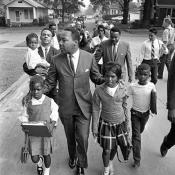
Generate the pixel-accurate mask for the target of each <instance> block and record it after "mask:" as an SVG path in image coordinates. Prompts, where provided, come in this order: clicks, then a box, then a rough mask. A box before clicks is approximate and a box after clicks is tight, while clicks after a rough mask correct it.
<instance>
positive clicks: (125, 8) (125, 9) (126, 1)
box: [122, 0, 130, 24]
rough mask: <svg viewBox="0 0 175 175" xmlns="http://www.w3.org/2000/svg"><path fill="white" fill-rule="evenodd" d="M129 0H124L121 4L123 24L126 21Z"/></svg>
mask: <svg viewBox="0 0 175 175" xmlns="http://www.w3.org/2000/svg"><path fill="white" fill-rule="evenodd" d="M129 2H130V0H124V4H123V20H122V23H123V24H127V23H128V15H129Z"/></svg>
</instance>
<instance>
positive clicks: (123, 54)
mask: <svg viewBox="0 0 175 175" xmlns="http://www.w3.org/2000/svg"><path fill="white" fill-rule="evenodd" d="M101 57H102V59H103V65H105V64H106V63H107V62H109V61H114V62H116V63H118V64H120V65H121V67H122V78H123V79H125V76H126V67H125V62H126V65H127V71H128V77H129V79H130V80H132V76H133V71H132V60H131V52H130V47H129V44H128V43H126V42H123V41H119V45H118V49H117V53H116V55H115V56H114V55H113V54H112V42H111V40H110V39H109V40H106V41H103V42H102V43H101V45H100V47H99V48H98V49H97V51H96V53H95V58H96V61H97V62H98V61H99V60H100V59H101Z"/></svg>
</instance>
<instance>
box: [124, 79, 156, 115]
mask: <svg viewBox="0 0 175 175" xmlns="http://www.w3.org/2000/svg"><path fill="white" fill-rule="evenodd" d="M152 90H153V91H155V92H156V87H155V85H154V84H153V83H152V82H147V84H146V85H140V84H138V82H135V83H131V84H130V85H129V86H128V89H127V94H128V95H129V96H132V108H133V109H134V110H136V111H139V112H146V111H148V110H149V109H150V99H151V91H152Z"/></svg>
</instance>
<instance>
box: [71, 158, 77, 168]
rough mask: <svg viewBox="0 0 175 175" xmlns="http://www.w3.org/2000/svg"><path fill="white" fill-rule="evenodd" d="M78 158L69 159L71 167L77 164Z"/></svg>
mask: <svg viewBox="0 0 175 175" xmlns="http://www.w3.org/2000/svg"><path fill="white" fill-rule="evenodd" d="M76 160H77V159H71V158H70V159H69V167H70V168H71V169H73V168H75V166H76Z"/></svg>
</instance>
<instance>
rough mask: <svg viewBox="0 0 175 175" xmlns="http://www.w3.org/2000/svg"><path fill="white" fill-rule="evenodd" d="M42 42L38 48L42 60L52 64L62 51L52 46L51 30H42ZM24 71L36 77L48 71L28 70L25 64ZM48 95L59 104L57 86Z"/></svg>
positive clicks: (38, 68) (40, 68)
mask: <svg viewBox="0 0 175 175" xmlns="http://www.w3.org/2000/svg"><path fill="white" fill-rule="evenodd" d="M40 40H41V46H40V47H39V48H38V54H39V55H40V56H41V58H43V59H46V61H47V62H48V63H50V64H51V62H52V57H53V56H54V55H57V54H59V53H60V50H56V49H55V48H54V47H52V46H51V41H52V31H51V30H50V29H49V28H44V29H42V31H41V36H40ZM23 70H24V72H25V73H27V74H28V75H30V76H33V75H36V74H37V73H39V74H41V73H45V71H46V70H45V69H42V67H37V68H35V69H28V67H27V64H26V63H24V64H23ZM46 95H48V96H49V97H51V98H53V99H54V100H55V102H56V103H58V99H57V87H56V86H55V88H54V89H53V90H52V92H50V93H49V94H46Z"/></svg>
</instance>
